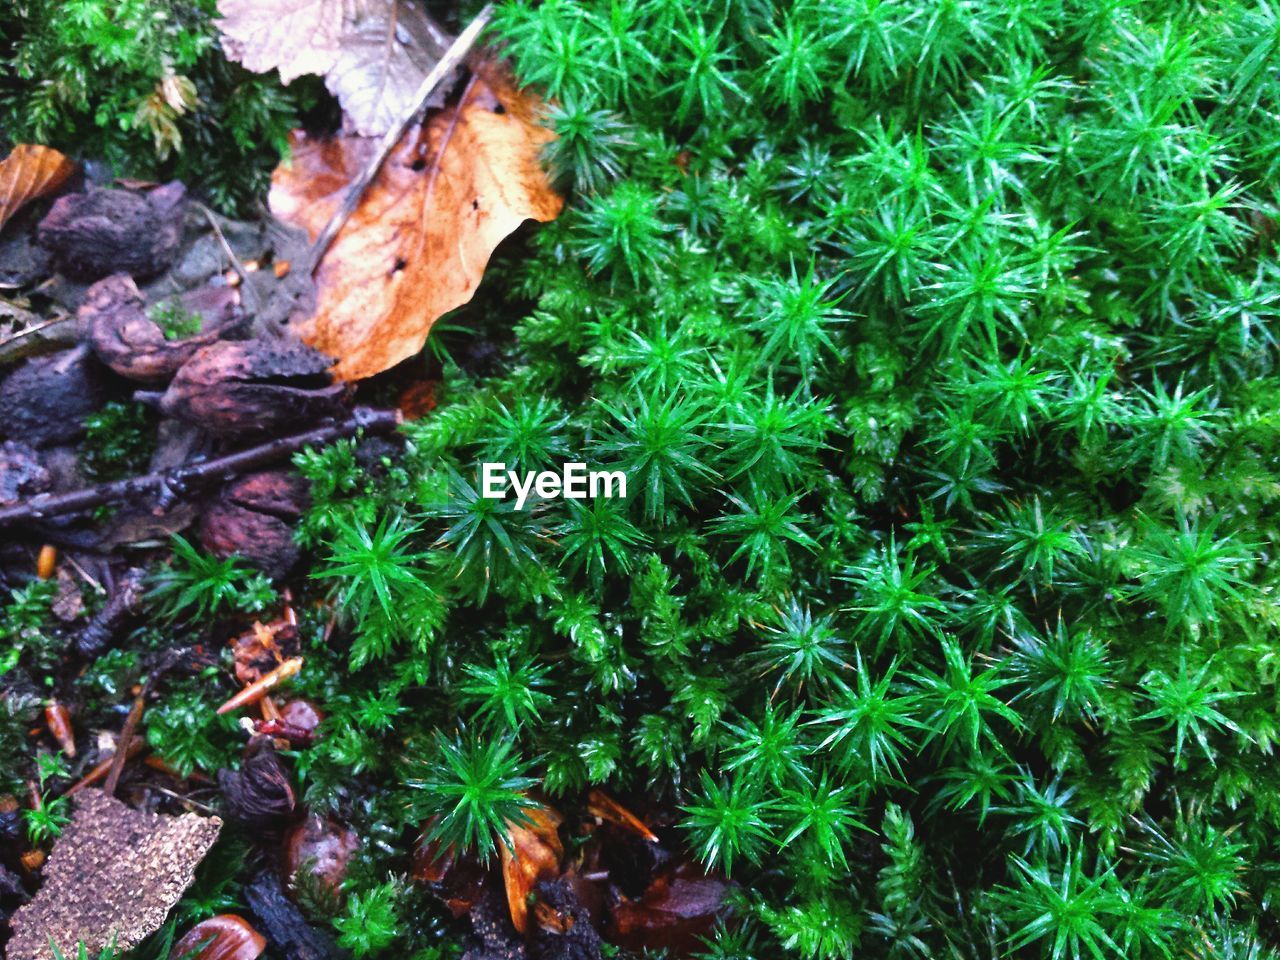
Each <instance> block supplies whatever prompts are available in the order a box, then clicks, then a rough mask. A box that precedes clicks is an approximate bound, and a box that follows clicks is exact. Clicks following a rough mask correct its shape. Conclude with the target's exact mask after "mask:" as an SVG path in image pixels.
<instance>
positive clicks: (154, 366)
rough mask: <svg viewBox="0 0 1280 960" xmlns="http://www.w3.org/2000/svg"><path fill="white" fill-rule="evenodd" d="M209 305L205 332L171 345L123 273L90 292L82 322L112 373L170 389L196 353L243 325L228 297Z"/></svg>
mask: <svg viewBox="0 0 1280 960" xmlns="http://www.w3.org/2000/svg"><path fill="white" fill-rule="evenodd" d="M224 289H227V288H224ZM206 299H208V300H209V306H210V307H211V308H212V310H213V311H214V312H211V313H209V314H204V313H203V312H202V313H201V316H202V317H203V322H202V326H201V330H200V332H199V333H197V334H196V335H194V336H191V337H186V338H184V339H181V340H168V339H166V338H165V335H164V331H162V330H161V329H160V325H159V324H157V323H156V322H155V321H154V320H152V319H151V317H150V316H149V315H148V313H147V306H146V300H145V298H144V297H143V296H142V294H141V293H140V292H139V291H138V287H137V285H136V284H135V283H134V282H133V278H132V277H130V276H129V275H128V274H123V273H117V274H113V275H112V276H110V277H107V278H106V279H104V280H99V281H98V282H97V283H95V284H94V285H93V286H92V287H90V288H89V290H88V292H87V293H86V294H85V301H84V303H83V304H82V305H81V307H80V311H79V317H80V320H81V323H82V325H83V327H84V329H86V330H87V331H88V333H89V338H90V342H91V343H92V345H93V350H94V353H96V354H97V355H98V359H99V360H101V361H102V362H103V363H105V364H106V365H107V366H109V367H110V368H111V369H112V370H114V371H115V372H116V373H118V374H120V376H122V377H126V378H128V379H130V380H136V381H138V382H140V383H148V384H159V383H167V382H168V381H169V380H170V379H172V377H173V375H174V374H175V373H177V371H178V368H179V367H181V366H182V365H183V364H184V363H186V362H187V361H188V360H189V359H191V355H192V354H193V353H195V352H196V351H197V350H199V349H200V348H201V347H204V346H208V345H209V344H210V343H213V342H214V341H216V340H217V339H218V338H219V337H221V336H222V335H223V334H224V333H226V332H227V331H228V330H229V329H230V328H231V327H233V326H235V325H236V324H237V323H238V322H239V319H240V314H239V309H238V306H237V304H236V303H235V301H234V299H232V298H230V297H227V296H225V295H223V296H221V297H220V298H219V299H215V298H213V297H208V298H206Z"/></svg>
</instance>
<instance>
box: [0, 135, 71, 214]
mask: <svg viewBox="0 0 1280 960" xmlns="http://www.w3.org/2000/svg"><path fill="white" fill-rule="evenodd" d="M75 171H76V165H75V164H74V163H72V162H71V161H70V160H68V159H67V158H66V157H64V156H63V155H62V154H61V153H59V152H58V151H57V150H54V149H53V148H51V147H41V146H38V145H35V144H30V143H20V144H18V145H17V146H16V147H14V148H13V151H12V152H11V153H10V154H9V156H7V157H5V158H4V160H0V228H2V227H4V225H5V224H6V223H7V222H8V220H9V218H10V217H12V216H13V215H14V214H15V213H17V212H18V210H19V209H20V208H21V207H22V206H23V205H24V204H26V203H28V202H29V201H31V200H35V199H36V198H37V197H44V196H47V195H49V194H50V193H53V191H55V190H57V189H58V188H59V187H60V186H62V185H63V184H64V183H66V182H67V178H68V177H70V176H71V174H73V173H75Z"/></svg>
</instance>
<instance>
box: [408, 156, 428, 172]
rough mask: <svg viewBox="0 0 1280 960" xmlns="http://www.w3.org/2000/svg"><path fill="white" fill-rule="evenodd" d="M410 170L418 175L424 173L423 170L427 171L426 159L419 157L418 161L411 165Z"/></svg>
mask: <svg viewBox="0 0 1280 960" xmlns="http://www.w3.org/2000/svg"><path fill="white" fill-rule="evenodd" d="M409 168H410V169H411V170H413V171H414V172H417V173H420V172H422V171H423V170H425V169H427V161H426V158H425V157H418V159H417V160H414V161H413V163H411V164H409Z"/></svg>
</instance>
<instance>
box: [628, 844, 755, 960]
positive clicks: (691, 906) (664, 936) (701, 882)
mask: <svg viewBox="0 0 1280 960" xmlns="http://www.w3.org/2000/svg"><path fill="white" fill-rule="evenodd" d="M731 889H732V887H731V885H730V884H729V882H728V881H726V880H723V879H719V878H717V877H712V876H708V875H707V874H705V873H703V872H702V870H700V869H699V868H698V867H697V866H695V865H694V864H692V863H682V864H680V865H679V866H677V867H676V868H675V869H674V870H671V871H669V872H666V873H662V874H659V875H658V876H657V877H655V878H654V880H653V882H652V883H650V884H649V886H648V887H647V888H646V889H645V891H644V894H643V895H642V896H641V897H640V898H639V899H638V900H631V899H629V898H627V897H625V896H622V895H621V894H619V895H618V896H617V900H616V902H615V903H614V904H613V907H612V911H611V917H610V922H609V931H608V940H609V942H610V943H613V944H616V945H618V946H621V947H626V948H627V949H630V950H659V949H663V948H665V949H667V950H670V951H671V952H672V953H673V954H674V955H676V956H680V955H683V954H686V953H688V952H690V951H692V950H694V949H696V948H697V947H698V946H699V945H700V943H701V938H703V937H706V936H708V935H710V933H711V931H712V929H713V928H714V927H715V924H716V921H717V920H718V919H720V918H721V917H723V916H725V915H726V913H727V912H728V909H729V908H728V905H727V904H726V902H725V900H726V897H727V896H728V894H729V891H730V890H731Z"/></svg>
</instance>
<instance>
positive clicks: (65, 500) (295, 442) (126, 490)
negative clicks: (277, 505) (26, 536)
mask: <svg viewBox="0 0 1280 960" xmlns="http://www.w3.org/2000/svg"><path fill="white" fill-rule="evenodd" d="M400 419H401V418H400V412H399V411H398V410H375V409H372V408H369V407H358V408H356V410H355V411H354V413H353V414H352V416H351V417H349V418H348V419H346V420H343V421H341V422H340V423H335V424H331V425H330V426H327V427H319V428H317V429H315V430H308V431H306V432H305V433H298V434H294V435H292V436H288V437H280V438H279V439H276V440H272V441H270V442H269V443H264V444H260V445H259V446H256V447H250V448H249V449H247V450H240V451H238V452H236V453H231V454H228V455H227V456H225V457H218V458H216V459H213V460H207V461H205V462H204V463H194V464H188V465H186V466H182V467H178V468H176V469H174V470H167V471H165V472H163V473H149V474H146V475H144V476H140V477H130V478H129V479H127V480H117V481H115V482H113V483H102V484H99V485H98V486H96V487H86V488H85V489H83V490H73V491H71V492H70V493H41V494H37V495H36V496H34V497H29V498H28V499H26V500H22V501H20V502H18V503H15V504H13V505H11V506H8V507H4V508H0V528H3V527H8V526H13V525H15V524H19V523H31V522H37V521H40V520H47V519H49V518H50V517H57V516H62V515H64V514H68V513H79V512H80V511H82V510H91V509H93V508H94V507H100V506H102V505H103V504H105V503H115V502H117V501H121V500H138V499H140V498H144V497H150V496H153V495H157V494H166V493H168V494H176V495H179V496H184V495H187V494H190V493H192V492H194V491H196V490H198V489H200V488H202V487H208V486H212V485H214V484H217V483H221V482H223V481H225V480H228V479H230V478H231V477H235V476H238V475H240V474H242V473H247V472H249V471H251V470H256V469H258V468H260V467H264V466H266V465H268V464H271V463H275V462H277V461H279V460H283V459H285V458H286V457H289V456H292V455H293V454H295V453H297V452H298V451H299V450H302V449H303V448H305V447H313V446H323V445H324V444H326V443H332V442H333V441H334V440H340V439H342V438H344V437H350V436H354V435H355V434H356V433H358V432H359V431H361V430H363V431H365V432H366V433H370V434H381V433H390V432H391V431H392V430H394V429H395V428H396V427H397V426H398V425H399V424H400Z"/></svg>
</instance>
